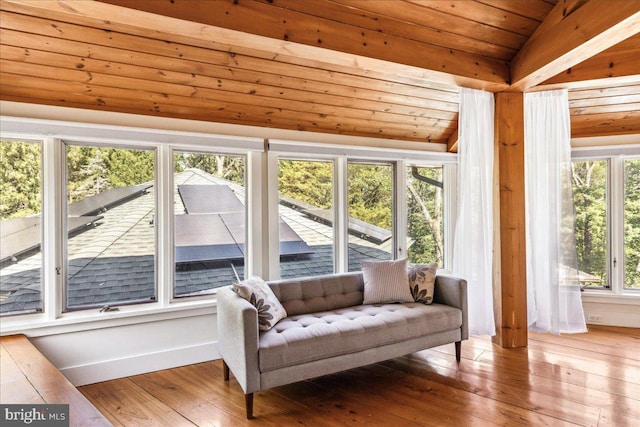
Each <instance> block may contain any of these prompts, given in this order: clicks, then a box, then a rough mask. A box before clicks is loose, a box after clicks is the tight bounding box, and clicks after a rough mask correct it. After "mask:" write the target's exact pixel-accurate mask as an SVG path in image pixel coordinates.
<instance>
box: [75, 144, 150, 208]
mask: <svg viewBox="0 0 640 427" xmlns="http://www.w3.org/2000/svg"><path fill="white" fill-rule="evenodd" d="M154 163H155V161H154V152H153V151H151V150H135V149H128V148H104V147H90V146H76V145H70V146H68V147H67V194H68V200H69V202H74V201H77V200H82V199H85V198H87V197H89V196H94V195H96V194H99V193H101V192H103V191H105V190H109V189H111V188H117V187H128V186H132V185H138V184H143V183H145V182H151V181H153V177H154Z"/></svg>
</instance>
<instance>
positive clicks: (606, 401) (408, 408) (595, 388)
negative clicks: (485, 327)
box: [80, 326, 640, 427]
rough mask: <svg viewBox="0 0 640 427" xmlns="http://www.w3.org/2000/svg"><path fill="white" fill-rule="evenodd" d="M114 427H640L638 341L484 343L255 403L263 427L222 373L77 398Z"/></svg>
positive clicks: (193, 371) (145, 378)
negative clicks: (249, 415) (522, 345)
mask: <svg viewBox="0 0 640 427" xmlns="http://www.w3.org/2000/svg"><path fill="white" fill-rule="evenodd" d="M80 391H81V392H82V393H83V394H84V395H85V396H86V397H87V398H88V399H89V400H90V401H91V402H92V403H93V404H94V405H95V406H96V407H97V408H98V409H99V410H100V411H102V412H103V414H104V415H105V416H106V417H107V418H108V419H109V420H110V421H111V422H112V423H113V424H114V425H115V426H127V427H128V426H193V425H197V426H223V427H226V426H293V425H295V426H343V425H350V426H394V427H396V426H439V425H443V426H491V425H535V426H547V425H548V426H565V425H580V426H616V427H622V426H640V329H632V328H614V327H605V326H590V327H589V332H588V333H586V334H577V335H562V336H560V337H557V336H553V335H547V334H533V333H532V334H530V335H529V346H528V348H520V349H503V348H501V347H498V346H496V345H493V344H492V343H491V340H490V339H489V338H488V337H474V338H471V339H470V340H468V341H464V342H463V344H462V361H461V363H460V364H457V363H456V361H455V352H454V346H453V344H451V345H447V346H442V347H437V348H434V349H430V350H425V351H421V352H418V353H414V354H412V355H409V356H406V357H401V358H397V359H393V360H389V361H386V362H383V363H379V364H375V365H370V366H366V367H362V368H357V369H353V370H350V371H347V372H342V373H339V374H334V375H328V376H325V377H321V378H316V379H313V380H309V381H303V382H299V383H296V384H291V385H288V386H283V387H278V388H275V389H272V390H269V391H265V392H259V393H257V394H256V395H255V403H254V414H255V416H256V419H254V420H246V419H245V417H244V414H245V412H244V395H243V393H242V390H241V389H240V386H239V385H238V383H237V382H236V381H235V380H234V378H233V376H232V377H231V381H230V382H228V383H225V382H224V381H223V379H222V363H221V362H220V361H214V362H207V363H201V364H197V365H191V366H185V367H180V368H175V369H170V370H165V371H159V372H153V373H149V374H144V375H137V376H133V377H129V378H123V379H118V380H113V381H108V382H104V383H99V384H92V385H88V386H84V387H80Z"/></svg>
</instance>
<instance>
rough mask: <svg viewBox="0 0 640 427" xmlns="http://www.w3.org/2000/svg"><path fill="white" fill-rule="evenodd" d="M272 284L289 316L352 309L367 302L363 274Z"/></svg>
mask: <svg viewBox="0 0 640 427" xmlns="http://www.w3.org/2000/svg"><path fill="white" fill-rule="evenodd" d="M268 284H269V286H270V287H271V289H272V290H273V293H274V294H275V295H276V297H277V298H278V300H279V301H280V302H281V303H282V305H283V306H284V309H285V310H286V311H287V315H289V316H294V315H297V314H306V313H315V312H318V311H327V310H336V309H338V308H344V307H351V306H354V305H360V304H362V301H363V290H364V281H363V279H362V272H355V273H343V274H329V275H325V276H316V277H308V278H303V279H284V280H277V281H273V282H268Z"/></svg>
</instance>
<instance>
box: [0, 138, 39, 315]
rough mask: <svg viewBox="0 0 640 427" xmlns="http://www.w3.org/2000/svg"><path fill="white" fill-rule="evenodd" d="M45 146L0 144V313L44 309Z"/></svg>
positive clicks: (8, 141)
mask: <svg viewBox="0 0 640 427" xmlns="http://www.w3.org/2000/svg"><path fill="white" fill-rule="evenodd" d="M41 218H42V144H41V143H39V142H32V141H14V140H8V139H2V140H0V233H1V239H0V240H1V246H0V315H7V314H19V313H32V312H38V311H42V310H43V302H42V265H43V261H42V245H41V243H42V220H41Z"/></svg>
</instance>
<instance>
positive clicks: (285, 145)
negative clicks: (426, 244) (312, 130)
mask: <svg viewBox="0 0 640 427" xmlns="http://www.w3.org/2000/svg"><path fill="white" fill-rule="evenodd" d="M268 150H269V154H268V155H269V158H270V159H271V160H270V161H271V165H272V167H273V168H274V169H275V172H273V173H271V174H269V178H270V180H269V199H270V200H271V201H274V203H275V204H274V206H271V208H272V209H271V211H273V210H274V209H275V210H276V211H277V203H278V183H277V179H278V174H277V164H278V163H277V162H278V159H280V158H282V159H294V160H307V161H314V160H316V161H327V160H333V161H334V162H335V166H334V168H335V169H334V203H333V208H334V218H335V219H336V220H335V223H334V233H335V240H334V245H335V249H334V265H335V267H334V270H335V271H336V272H337V273H344V272H347V271H348V266H349V261H348V254H349V251H348V244H349V235H348V223H347V219H348V206H347V200H348V182H347V179H348V173H347V167H348V163H349V162H364V163H381V164H392V166H393V169H394V171H393V174H394V178H393V182H394V188H393V194H394V196H393V198H394V200H393V202H394V207H393V215H394V221H393V228H394V230H393V231H392V232H393V239H394V245H393V247H394V250H393V253H392V257H393V258H394V259H398V258H402V257H404V256H405V255H406V244H407V243H406V242H407V210H406V209H407V208H406V191H407V189H406V175H405V173H406V167H407V164H411V165H418V166H438V167H440V166H441V167H442V168H443V179H444V181H445V182H446V183H447V184H446V186H445V189H444V198H443V203H444V204H445V208H444V221H445V229H444V240H445V242H446V243H445V253H444V268H442V269H441V270H440V271H442V272H443V273H451V260H452V257H453V234H454V230H455V221H456V217H457V162H458V155H457V154H456V153H446V152H431V151H419V150H407V149H398V150H393V149H388V148H384V149H383V148H369V147H367V148H364V147H359V146H351V145H341V144H326V143H308V142H300V141H294V140H280V139H271V140H268ZM400 171H402V173H401V172H400ZM275 231H276V233H275V234H271V236H277V229H276V230H275ZM277 243H278V242H277V241H276V242H275V244H274V245H272V246H270V252H271V253H276V254H277V253H278V250H277V248H278V247H277ZM271 263H272V268H271V271H272V272H273V271H275V272H277V274H271V275H269V276H267V277H269V278H270V279H271V280H275V279H277V278H279V261H278V259H276V257H271ZM274 269H275V270H274Z"/></svg>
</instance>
